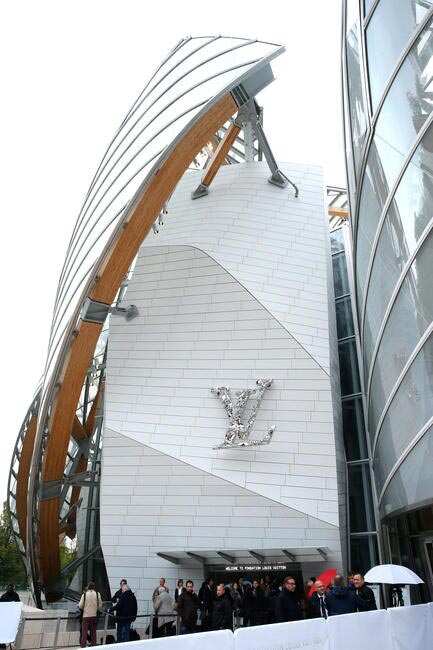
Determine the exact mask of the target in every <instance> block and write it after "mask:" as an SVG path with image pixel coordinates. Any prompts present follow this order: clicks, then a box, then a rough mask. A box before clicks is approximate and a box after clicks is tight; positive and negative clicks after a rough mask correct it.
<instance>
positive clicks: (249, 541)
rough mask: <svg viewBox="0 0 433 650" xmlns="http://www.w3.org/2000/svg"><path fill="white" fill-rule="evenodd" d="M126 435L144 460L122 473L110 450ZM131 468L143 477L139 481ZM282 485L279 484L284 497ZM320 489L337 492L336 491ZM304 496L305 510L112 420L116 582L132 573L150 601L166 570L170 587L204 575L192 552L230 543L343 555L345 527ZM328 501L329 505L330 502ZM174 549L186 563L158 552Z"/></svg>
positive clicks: (107, 537)
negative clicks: (132, 435)
mask: <svg viewBox="0 0 433 650" xmlns="http://www.w3.org/2000/svg"><path fill="white" fill-rule="evenodd" d="M122 441H124V443H125V449H126V450H128V451H127V453H129V454H130V458H131V459H134V460H135V464H136V465H135V467H133V466H132V465H128V466H123V467H122V471H123V475H121V476H119V475H118V474H113V473H112V470H113V466H112V465H111V464H108V465H107V464H106V457H107V458H112V456H113V452H114V453H116V450H117V451H118V450H122V451H123V447H122V444H121V443H122ZM155 470H157V471H155ZM131 472H133V473H134V475H135V477H136V478H135V481H134V482H133V483H131V482H130V480H129V479H130V476H131ZM138 477H141V478H143V477H149V478H150V479H151V481H152V482H151V483H148V482H147V481H146V482H144V485H143V487H140V486H137V479H138ZM119 478H121V479H122V482H121V483H120V484H119ZM120 488H122V489H121V490H120ZM280 489H281V488H280V487H277V490H278V496H279V495H280ZM314 489H315V490H316V489H317V488H314ZM306 492H307V493H308V490H307V491H306ZM320 492H321V493H322V492H323V496H324V497H326V498H329V496H330V494H329V493H330V492H331V490H320ZM114 496H115V497H116V498H115V500H114V501H113V497H114ZM293 496H296V494H294V495H293ZM321 496H322V495H321ZM278 501H280V499H278ZM299 502H300V506H302V508H303V510H304V512H300V511H299V510H295V509H293V508H291V507H288V506H286V505H281V504H279V503H277V502H276V500H272V498H271V499H269V498H266V497H264V496H261V495H259V494H257V484H256V483H254V484H252V489H251V490H249V489H245V488H242V487H240V486H239V485H234V484H231V483H228V482H227V481H225V480H223V479H221V478H219V477H216V476H215V475H212V474H207V473H206V472H203V471H202V470H200V469H197V468H195V467H192V466H190V465H187V464H185V463H183V462H181V461H179V460H177V459H175V458H172V457H170V456H167V455H165V454H163V453H160V452H159V451H157V450H155V449H153V448H151V447H146V446H144V445H142V444H140V443H139V442H135V441H134V442H131V440H130V439H129V438H128V437H125V436H123V435H121V434H116V433H115V432H114V431H112V430H110V429H109V428H108V427H105V437H104V447H103V459H102V486H101V542H102V548H103V551H104V557H105V561H106V566H107V572H108V576H109V579H110V583H111V585H112V586H116V585H117V583H118V581H119V578H122V577H125V576H126V577H127V578H128V581H129V582H130V583H131V585H132V586H133V587H134V589H135V591H136V595H137V598H138V600H139V602H140V603H142V604H141V605H140V606H142V607H146V606H147V604H148V603H149V601H150V598H151V594H152V592H153V589H154V588H155V586H157V584H158V580H159V578H160V576H164V577H166V579H167V581H168V584H169V587H170V590H173V588H174V585H175V580H176V579H177V578H179V577H182V578H184V579H186V578H190V577H192V579H193V580H195V581H198V582H201V580H203V577H204V576H203V572H202V569H201V568H200V567H199V566H197V563H195V562H193V561H191V560H188V558H187V556H186V555H185V553H186V552H187V551H192V552H194V551H196V552H198V551H201V552H203V553H204V554H205V555H206V554H207V553H210V554H211V555H212V557H214V558H215V551H217V550H222V551H224V550H226V551H231V552H235V555H236V556H237V557H245V558H248V549H251V548H253V549H263V550H266V549H280V548H287V547H289V548H290V547H296V548H301V547H304V546H305V547H310V548H311V547H313V548H315V547H317V546H326V547H328V548H329V549H330V555H331V556H332V557H333V558H334V557H336V558H339V557H340V540H339V535H338V529H337V528H336V527H335V526H332V525H330V524H329V523H327V522H326V521H320V520H319V519H317V518H314V515H315V514H316V513H317V510H320V506H318V505H317V504H318V502H319V501H318V500H316V501H315V502H314V503H316V507H315V508H314V506H313V503H311V504H310V503H309V501H308V499H300V500H299ZM113 503H115V505H114V506H113V505H112V504H113ZM323 503H324V507H325V508H326V506H327V504H329V503H330V502H329V501H326V500H325V501H324V502H323ZM308 511H311V514H312V515H313V517H311V516H309V514H306V512H308ZM331 516H332V517H333V516H334V514H333V513H332V512H331ZM170 552H171V553H176V554H178V555H179V553H180V554H181V555H183V557H184V559H183V560H181V563H180V565H174V564H172V563H170V562H169V561H168V560H167V559H164V558H163V557H161V556H158V555H157V553H161V554H164V553H166V554H167V555H170ZM280 559H281V557H280ZM223 562H224V561H223V560H221V563H223Z"/></svg>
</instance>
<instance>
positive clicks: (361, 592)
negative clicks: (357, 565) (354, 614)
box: [352, 573, 377, 612]
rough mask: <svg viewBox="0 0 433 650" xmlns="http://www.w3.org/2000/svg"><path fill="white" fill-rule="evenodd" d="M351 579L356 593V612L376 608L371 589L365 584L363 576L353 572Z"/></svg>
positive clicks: (369, 610) (370, 610)
mask: <svg viewBox="0 0 433 650" xmlns="http://www.w3.org/2000/svg"><path fill="white" fill-rule="evenodd" d="M352 580H353V586H354V588H355V593H356V595H357V603H358V612H372V611H373V610H375V609H377V605H376V599H375V597H374V592H373V589H372V588H371V587H368V586H367V585H366V584H365V580H364V576H363V575H361V573H355V575H354V576H353V578H352Z"/></svg>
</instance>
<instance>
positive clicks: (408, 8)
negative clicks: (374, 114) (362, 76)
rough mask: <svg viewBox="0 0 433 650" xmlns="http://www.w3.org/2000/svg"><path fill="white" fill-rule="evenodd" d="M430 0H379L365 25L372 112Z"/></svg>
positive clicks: (427, 8)
mask: <svg viewBox="0 0 433 650" xmlns="http://www.w3.org/2000/svg"><path fill="white" fill-rule="evenodd" d="M431 4H432V3H431V2H430V0H427V1H426V0H381V2H379V4H378V6H377V7H376V9H375V11H374V13H373V15H372V17H371V20H370V22H369V24H368V27H367V61H368V67H369V79H370V89H371V100H372V104H373V111H374V110H375V109H376V107H377V105H378V103H379V100H380V98H381V96H382V94H383V91H384V89H385V86H386V83H387V81H388V79H389V77H390V75H391V73H392V71H393V70H394V68H395V66H396V64H397V61H398V59H399V57H400V56H401V54H402V52H403V50H404V48H405V47H406V45H407V42H408V40H409V38H410V36H411V34H412V33H413V32H414V30H415V28H416V26H417V25H419V23H420V22H421V21H422V19H423V18H424V16H425V15H426V13H427V11H428V10H429V9H430V7H431Z"/></svg>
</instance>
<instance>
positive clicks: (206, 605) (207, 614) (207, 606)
mask: <svg viewBox="0 0 433 650" xmlns="http://www.w3.org/2000/svg"><path fill="white" fill-rule="evenodd" d="M198 598H199V601H200V609H201V629H202V631H203V632H205V631H206V630H209V629H210V628H211V624H212V609H213V604H214V600H215V592H214V582H213V579H212V578H208V579H207V580H205V581H204V582H203V584H202V586H201V587H200V589H199V592H198Z"/></svg>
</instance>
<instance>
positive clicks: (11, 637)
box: [0, 603, 23, 644]
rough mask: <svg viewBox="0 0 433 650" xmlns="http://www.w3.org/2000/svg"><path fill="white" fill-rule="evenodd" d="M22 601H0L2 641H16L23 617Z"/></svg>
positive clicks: (0, 632) (0, 634)
mask: <svg viewBox="0 0 433 650" xmlns="http://www.w3.org/2000/svg"><path fill="white" fill-rule="evenodd" d="M22 605H23V604H22V603H0V643H6V644H8V643H14V641H15V639H16V636H17V634H18V626H19V624H20V619H21V607H22Z"/></svg>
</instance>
